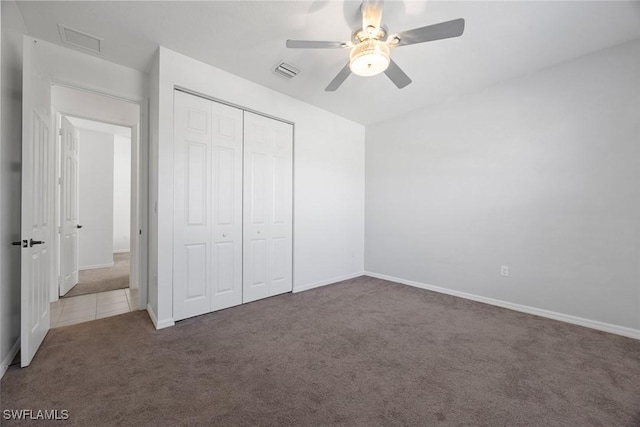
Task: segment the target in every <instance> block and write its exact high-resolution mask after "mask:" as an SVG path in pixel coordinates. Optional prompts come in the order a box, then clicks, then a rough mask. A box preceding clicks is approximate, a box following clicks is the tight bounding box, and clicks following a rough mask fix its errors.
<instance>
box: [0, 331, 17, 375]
mask: <svg viewBox="0 0 640 427" xmlns="http://www.w3.org/2000/svg"><path fill="white" fill-rule="evenodd" d="M19 350H20V338H18V339H17V340H16V342H15V343H14V344H13V347H11V350H9V354H7V356H6V357H5V358H4V359H2V365H0V379H2V377H3V376H4V373H5V372H7V369H8V368H9V365H11V362H13V359H15V357H16V354H18V351H19Z"/></svg>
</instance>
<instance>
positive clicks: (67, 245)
mask: <svg viewBox="0 0 640 427" xmlns="http://www.w3.org/2000/svg"><path fill="white" fill-rule="evenodd" d="M60 142H61V144H60V145H61V147H62V156H61V158H62V163H61V166H62V170H61V173H60V175H61V177H60V195H61V200H60V251H61V257H60V260H61V263H60V277H61V279H60V295H64V294H66V293H67V292H69V291H70V290H71V288H73V287H74V286H75V285H77V284H78V231H79V229H80V228H82V226H81V225H79V224H78V130H77V129H76V128H75V127H74V126H73V125H72V124H71V122H70V121H69V119H67V118H66V117H65V116H62V120H61V126H60Z"/></svg>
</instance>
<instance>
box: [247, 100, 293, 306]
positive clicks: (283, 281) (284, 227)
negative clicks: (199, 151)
mask: <svg viewBox="0 0 640 427" xmlns="http://www.w3.org/2000/svg"><path fill="white" fill-rule="evenodd" d="M292 187H293V126H292V125H290V124H287V123H283V122H280V121H278V120H273V119H269V118H267V117H263V116H260V115H257V114H253V113H249V112H245V113H244V216H243V225H244V230H243V233H244V239H243V252H244V255H243V298H242V299H243V302H250V301H255V300H257V299H261V298H266V297H269V296H273V295H278V294H282V293H285V292H289V291H291V290H292V284H293V280H292V255H293V239H292V235H293V228H292V224H293V198H292V191H293V190H292Z"/></svg>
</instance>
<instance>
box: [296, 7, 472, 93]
mask: <svg viewBox="0 0 640 427" xmlns="http://www.w3.org/2000/svg"><path fill="white" fill-rule="evenodd" d="M382 4H383V1H382V0H364V1H363V2H362V5H361V6H360V10H361V12H362V28H361V29H358V30H356V31H355V32H354V33H353V35H352V37H351V41H346V42H333V41H315V40H287V47H288V48H292V49H351V53H350V55H349V62H348V63H347V65H345V66H344V68H342V70H340V72H339V73H338V75H337V76H336V77H335V78H334V79H333V80H332V81H331V83H329V86H327V87H326V88H325V91H328V92H333V91H335V90H336V89H338V88H339V87H340V85H341V84H342V83H343V82H344V81H345V80H346V79H347V77H349V75H350V74H351V73H354V74H357V75H359V76H365V77H366V76H375V75H376V74H380V73H382V72H384V73H385V74H386V75H387V77H389V79H391V81H392V82H393V83H394V84H395V85H396V86H397V87H398V89H402V88H403V87H405V86H407V85H408V84H409V83H411V79H410V78H409V76H407V75H406V74H405V73H404V71H402V69H400V67H398V64H396V63H395V62H394V61H393V60H392V59H391V49H392V48H396V47H400V46H407V45H410V44H416V43H424V42H430V41H434V40H442V39H448V38H452V37H458V36H461V35H462V33H463V32H464V19H454V20H453V21H446V22H441V23H439V24H434V25H427V26H425V27H420V28H414V29H413V30H408V31H402V32H400V33H397V34H392V35H389V32H388V30H387V28H386V26H385V25H383V24H382Z"/></svg>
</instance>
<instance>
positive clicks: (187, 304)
mask: <svg viewBox="0 0 640 427" xmlns="http://www.w3.org/2000/svg"><path fill="white" fill-rule="evenodd" d="M174 95H175V98H174V144H175V145H174V200H173V202H174V236H173V242H174V250H173V253H174V257H173V258H174V266H173V316H174V320H181V319H185V318H187V317H192V316H197V315H200V314H203V313H207V312H209V311H210V309H211V302H210V299H211V265H210V262H209V259H210V253H211V221H210V220H209V217H210V215H211V184H210V182H211V102H210V101H207V100H204V99H201V98H197V97H194V96H191V95H187V94H185V93H182V92H177V91H176V92H174Z"/></svg>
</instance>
